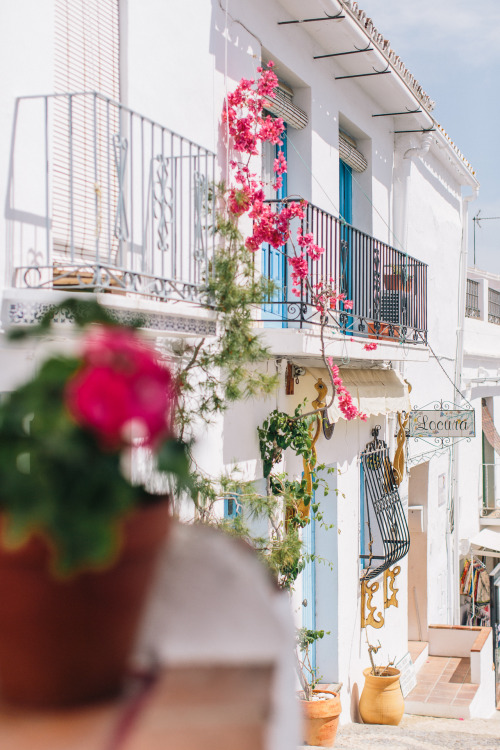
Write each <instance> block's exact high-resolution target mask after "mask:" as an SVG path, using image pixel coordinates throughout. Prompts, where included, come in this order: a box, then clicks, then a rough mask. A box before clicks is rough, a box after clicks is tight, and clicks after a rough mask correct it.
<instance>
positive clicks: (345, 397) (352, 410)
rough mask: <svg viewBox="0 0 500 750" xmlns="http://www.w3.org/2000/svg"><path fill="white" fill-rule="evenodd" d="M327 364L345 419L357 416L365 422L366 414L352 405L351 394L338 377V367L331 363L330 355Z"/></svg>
mask: <svg viewBox="0 0 500 750" xmlns="http://www.w3.org/2000/svg"><path fill="white" fill-rule="evenodd" d="M328 365H329V367H330V370H331V373H332V375H333V382H334V385H335V387H336V389H337V396H338V400H339V409H340V411H341V412H342V414H343V415H344V417H345V418H346V419H347V420H351V419H356V417H359V418H360V419H361V420H362V421H363V422H366V419H367V417H366V414H363V412H360V411H359V409H358V408H357V407H356V406H354V404H353V402H352V396H351V394H350V393H349V391H348V390H347V388H346V387H345V385H344V383H343V381H342V378H341V377H340V372H339V368H338V367H337V365H334V364H333V359H332V357H328Z"/></svg>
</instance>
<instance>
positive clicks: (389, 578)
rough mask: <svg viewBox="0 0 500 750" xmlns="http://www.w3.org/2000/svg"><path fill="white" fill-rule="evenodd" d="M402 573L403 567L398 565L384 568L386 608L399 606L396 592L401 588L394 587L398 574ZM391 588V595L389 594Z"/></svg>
mask: <svg viewBox="0 0 500 750" xmlns="http://www.w3.org/2000/svg"><path fill="white" fill-rule="evenodd" d="M400 573H401V567H400V566H399V565H396V566H395V567H394V568H393V569H392V570H391V569H390V568H388V569H387V570H384V609H388V607H399V603H398V599H397V596H396V594H397V593H398V591H399V589H396V588H395V587H394V584H395V583H396V578H397V576H398V575H399V574H400ZM389 589H390V590H391V595H390V596H389Z"/></svg>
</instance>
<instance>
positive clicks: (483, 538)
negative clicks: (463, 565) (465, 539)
mask: <svg viewBox="0 0 500 750" xmlns="http://www.w3.org/2000/svg"><path fill="white" fill-rule="evenodd" d="M470 543H471V545H472V546H473V547H475V548H476V549H475V550H474V552H475V554H476V555H477V554H479V555H481V554H482V552H481V551H479V553H478V549H477V548H481V549H483V550H486V551H487V552H488V551H489V552H495V553H497V554H495V555H494V557H500V531H493V530H492V529H481V531H480V532H479V534H476V535H475V536H473V537H472V539H471V540H470ZM489 557H491V555H489Z"/></svg>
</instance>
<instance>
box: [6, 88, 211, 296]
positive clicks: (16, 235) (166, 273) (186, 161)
mask: <svg viewBox="0 0 500 750" xmlns="http://www.w3.org/2000/svg"><path fill="white" fill-rule="evenodd" d="M214 176H215V155H214V154H213V153H211V152H210V151H208V150H207V149H205V148H202V147H201V146H199V145H197V144H195V143H193V142H191V141H189V140H187V139H185V138H183V137H182V136H180V135H177V134H176V133H173V132H172V131H170V130H168V129H167V128H165V127H163V126H162V125H159V124H158V123H156V122H153V121H152V120H150V119H148V118H147V117H144V116H142V115H140V114H138V113H136V112H134V111H132V110H131V109H129V108H128V107H126V106H124V105H123V104H120V103H118V102H115V101H113V100H111V99H109V98H107V97H105V96H102V95H101V94H98V93H95V92H90V93H66V94H54V95H48V96H34V97H21V98H20V99H18V100H17V102H16V108H15V120H14V128H13V136H12V148H11V161H10V170H9V190H8V200H7V209H6V218H7V229H8V231H7V237H8V246H7V253H6V258H7V268H6V277H5V285H6V286H12V287H17V288H29V289H46V290H59V291H60V290H66V291H67V290H70V291H72V292H73V291H76V290H80V291H107V292H114V293H118V294H122V295H123V294H127V293H134V294H138V295H143V296H146V297H148V298H150V299H157V300H170V299H173V300H178V301H190V302H191V301H195V302H200V301H203V288H204V279H206V277H207V274H208V272H209V264H210V260H211V257H212V253H213V243H214V238H213V236H212V234H211V233H210V231H209V224H210V221H209V220H208V216H209V214H210V213H211V212H212V205H211V204H212V201H213V190H212V185H213V182H214Z"/></svg>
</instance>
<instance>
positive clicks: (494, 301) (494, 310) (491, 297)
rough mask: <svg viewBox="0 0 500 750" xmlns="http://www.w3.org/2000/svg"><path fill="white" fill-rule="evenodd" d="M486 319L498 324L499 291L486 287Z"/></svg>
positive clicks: (499, 316)
mask: <svg viewBox="0 0 500 750" xmlns="http://www.w3.org/2000/svg"><path fill="white" fill-rule="evenodd" d="M488 320H489V322H490V323H496V325H500V292H498V291H497V290H496V289H488Z"/></svg>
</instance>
